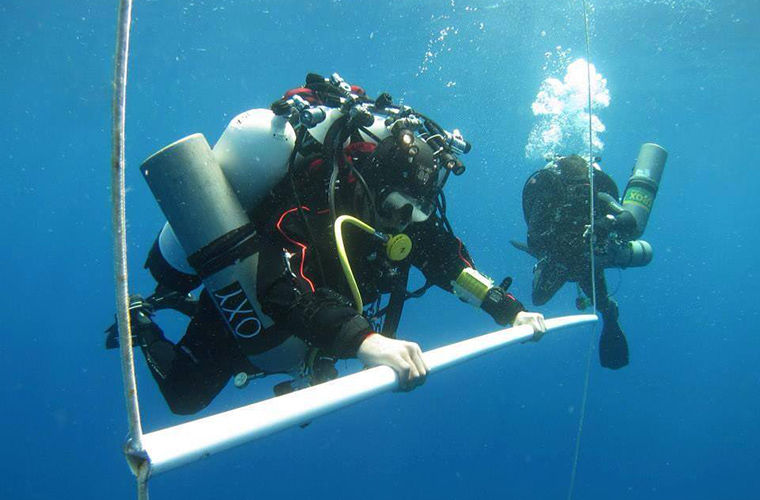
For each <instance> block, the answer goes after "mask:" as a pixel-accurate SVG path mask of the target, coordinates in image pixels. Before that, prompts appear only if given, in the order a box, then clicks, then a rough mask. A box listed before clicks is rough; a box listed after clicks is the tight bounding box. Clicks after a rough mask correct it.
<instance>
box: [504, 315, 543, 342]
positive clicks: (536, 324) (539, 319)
mask: <svg viewBox="0 0 760 500" xmlns="http://www.w3.org/2000/svg"><path fill="white" fill-rule="evenodd" d="M520 325H530V326H531V327H532V328H533V337H532V338H531V340H532V341H534V342H538V341H539V340H541V337H543V336H544V333H546V322H545V321H544V315H543V314H541V313H536V312H528V311H520V312H519V313H517V316H515V320H514V321H513V322H512V326H520Z"/></svg>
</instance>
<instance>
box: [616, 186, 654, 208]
mask: <svg viewBox="0 0 760 500" xmlns="http://www.w3.org/2000/svg"><path fill="white" fill-rule="evenodd" d="M653 202H654V197H653V196H652V193H650V192H649V191H645V190H643V189H637V188H630V189H628V190H627V191H626V192H625V198H623V205H625V204H626V203H632V204H634V205H638V206H640V207H643V208H646V209H647V210H651V209H652V203H653Z"/></svg>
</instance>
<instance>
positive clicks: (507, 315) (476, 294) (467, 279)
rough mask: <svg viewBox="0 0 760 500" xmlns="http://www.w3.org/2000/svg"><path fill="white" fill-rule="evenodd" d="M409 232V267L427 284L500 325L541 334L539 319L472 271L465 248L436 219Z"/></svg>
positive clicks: (543, 328)
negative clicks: (526, 327)
mask: <svg viewBox="0 0 760 500" xmlns="http://www.w3.org/2000/svg"><path fill="white" fill-rule="evenodd" d="M411 229H412V231H410V233H411V236H412V238H413V241H414V245H415V249H414V250H413V252H412V255H413V258H412V263H413V264H414V265H415V266H416V267H418V268H419V269H420V270H421V271H422V273H423V274H424V275H425V278H427V280H428V281H429V282H431V283H433V284H434V285H437V286H439V287H441V288H443V289H444V290H447V291H449V292H453V293H454V294H456V295H457V296H458V297H459V298H460V299H462V300H464V301H465V302H467V303H469V304H471V305H473V306H475V307H479V308H481V309H483V310H484V311H485V312H487V313H488V314H489V315H490V316H491V317H493V318H494V320H495V321H496V322H497V323H498V324H500V325H507V324H515V325H517V324H525V323H530V324H531V325H533V326H534V330H536V332H543V331H545V329H546V327H545V325H544V324H543V316H541V315H540V314H537V313H525V312H524V308H523V305H522V304H521V303H520V301H519V300H517V299H516V298H515V297H514V296H513V295H512V294H511V293H509V292H507V291H506V289H505V288H506V286H503V287H502V286H495V285H494V282H493V281H492V280H491V279H490V278H488V277H487V276H484V275H483V274H481V273H480V272H479V271H478V270H476V269H475V267H474V266H473V265H472V259H471V258H470V255H469V253H468V252H467V248H466V247H465V246H464V245H463V244H462V241H461V240H460V239H459V238H457V237H456V236H454V235H453V234H452V233H451V232H449V231H447V230H446V228H445V227H444V226H443V224H442V222H441V221H440V219H438V218H437V217H435V216H432V217H430V218H429V219H428V220H427V221H425V222H424V223H420V224H415V225H414V226H413V227H412V228H411Z"/></svg>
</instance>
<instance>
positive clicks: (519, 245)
mask: <svg viewBox="0 0 760 500" xmlns="http://www.w3.org/2000/svg"><path fill="white" fill-rule="evenodd" d="M509 242H510V243H511V244H512V246H513V247H515V248H516V249H518V250H522V251H523V252H525V253H527V254H528V255H530V256H532V257H535V255H533V253H532V252H531V251H530V249H529V248H528V244H527V243H523V242H522V241H517V240H509Z"/></svg>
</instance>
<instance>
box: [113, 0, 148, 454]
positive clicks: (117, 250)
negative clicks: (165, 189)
mask: <svg viewBox="0 0 760 500" xmlns="http://www.w3.org/2000/svg"><path fill="white" fill-rule="evenodd" d="M131 20H132V0H120V2H119V14H118V21H117V28H116V30H117V31H116V52H115V54H114V78H113V86H114V93H113V107H112V118H113V123H112V127H113V128H112V134H113V135H112V141H113V144H112V149H111V228H112V234H113V272H114V290H115V292H116V319H117V324H118V326H119V346H120V351H121V375H122V380H123V383H124V399H125V401H126V406H127V418H128V420H129V451H131V452H139V451H142V449H143V448H142V426H141V425H140V408H139V406H138V402H137V381H136V379H135V360H134V355H133V352H132V328H131V325H130V322H129V284H128V273H127V236H126V231H127V230H126V214H125V198H126V194H125V192H126V190H125V188H124V122H125V116H126V95H127V61H128V58H129V28H130V24H131Z"/></svg>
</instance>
